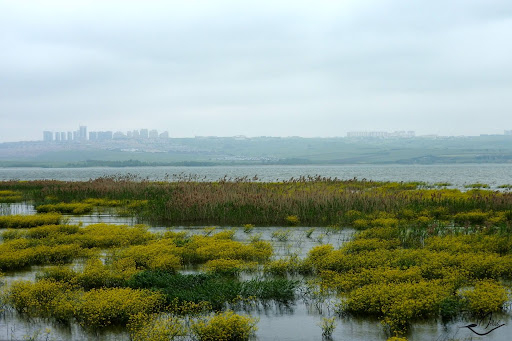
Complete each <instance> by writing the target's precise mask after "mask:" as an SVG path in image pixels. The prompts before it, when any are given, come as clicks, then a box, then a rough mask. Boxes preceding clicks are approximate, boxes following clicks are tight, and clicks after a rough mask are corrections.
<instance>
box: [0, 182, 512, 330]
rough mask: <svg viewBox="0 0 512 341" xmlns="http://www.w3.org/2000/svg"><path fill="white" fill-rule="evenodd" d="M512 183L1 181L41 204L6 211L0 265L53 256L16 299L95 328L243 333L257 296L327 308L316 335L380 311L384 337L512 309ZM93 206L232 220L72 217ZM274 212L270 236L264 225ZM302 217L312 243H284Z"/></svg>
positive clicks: (264, 302)
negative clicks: (122, 221) (337, 237)
mask: <svg viewBox="0 0 512 341" xmlns="http://www.w3.org/2000/svg"><path fill="white" fill-rule="evenodd" d="M507 186H509V185H503V187H502V190H501V191H492V190H489V189H488V188H487V186H485V184H480V183H478V184H472V185H468V187H467V188H465V189H463V190H458V189H447V188H445V187H446V185H444V184H433V185H429V184H426V183H418V182H416V183H412V182H409V183H396V182H374V181H365V180H356V179H352V180H339V179H332V178H322V177H301V178H297V179H290V180H289V181H283V182H278V183H277V182H276V183H260V182H255V181H251V179H248V178H239V179H228V178H223V179H220V180H219V181H215V182H199V181H195V179H194V178H186V177H184V178H182V179H180V180H179V181H175V182H152V181H145V180H140V179H135V178H133V177H109V178H100V179H96V180H90V181H86V182H61V181H4V182H1V183H0V201H2V202H4V203H5V202H21V201H23V202H28V203H31V204H32V205H34V207H35V209H36V210H37V212H38V213H35V214H31V215H4V216H2V217H0V228H2V231H1V233H2V243H1V244H0V271H3V272H6V276H5V277H6V278H7V277H8V276H9V273H12V272H14V271H22V270H27V269H30V267H31V266H35V265H40V266H44V268H43V269H42V270H41V271H38V273H37V276H36V278H35V280H23V281H12V282H10V283H9V284H6V285H4V286H3V294H2V304H3V309H4V310H5V311H6V312H7V311H14V312H16V313H17V314H19V315H20V316H25V317H27V318H44V319H50V320H53V321H58V322H59V323H63V324H78V325H80V326H81V328H83V329H84V330H87V331H91V332H92V331H98V330H103V329H105V328H112V327H117V328H122V329H123V330H125V331H126V332H127V333H129V335H130V338H131V339H133V340H171V339H176V340H179V339H197V340H245V339H249V338H250V337H252V336H251V335H254V334H255V333H256V330H257V327H258V324H257V318H256V317H254V316H251V312H253V311H255V309H256V310H257V309H260V308H261V307H265V306H268V305H269V304H275V305H281V306H287V305H290V304H292V305H293V304H294V302H296V301H297V300H303V301H305V302H306V301H307V302H309V303H311V304H313V305H314V306H317V307H318V311H321V314H322V320H321V322H320V323H319V324H318V326H319V327H318V336H319V338H321V337H322V334H323V337H324V338H330V337H331V335H332V334H333V331H336V332H338V331H339V330H340V328H341V327H340V322H343V321H344V320H346V319H350V318H362V319H377V320H378V321H380V325H381V328H382V331H383V335H385V338H387V337H389V338H392V339H394V340H398V339H405V338H409V339H411V340H412V339H414V333H413V329H414V328H413V327H414V325H416V324H420V323H423V322H424V321H440V322H441V323H449V322H450V321H453V320H458V319H467V320H471V319H480V318H482V317H484V316H488V315H489V314H507V313H508V309H509V294H510V292H509V291H510V286H509V283H510V280H512V238H511V233H512V193H510V192H509V191H508V189H509V187H507ZM91 212H107V214H111V215H125V216H134V217H137V219H139V220H140V222H144V223H147V224H149V225H154V224H160V225H165V226H173V225H177V224H181V225H185V226H187V225H188V226H190V225H203V226H208V225H221V226H229V228H224V229H215V228H213V227H207V228H203V229H200V230H198V232H196V233H189V232H188V231H187V228H183V229H174V228H166V229H165V230H161V231H153V230H151V229H149V228H148V227H146V226H144V225H135V226H126V225H117V224H108V223H100V224H91V225H88V226H81V225H80V224H74V223H71V222H70V221H69V219H70V217H72V216H76V215H81V214H90V213H91ZM268 226H275V227H274V228H271V232H270V233H269V240H263V239H262V238H261V233H258V232H257V231H258V228H265V227H268ZM346 229H352V230H353V231H355V233H354V237H353V238H352V239H351V240H348V241H346V242H344V243H342V244H341V246H338V245H339V244H338V245H333V244H334V243H333V242H332V239H331V238H330V235H331V234H334V233H339V232H340V231H343V230H346ZM196 230H197V229H196ZM191 231H192V229H191ZM295 231H302V232H300V233H301V238H302V240H303V241H304V240H309V241H311V245H312V247H311V248H310V249H308V250H307V251H306V252H305V253H303V254H301V253H299V252H296V251H286V252H282V253H278V252H276V250H277V248H278V247H279V245H285V246H286V245H288V243H289V242H290V240H291V239H293V236H294V233H296V232H295ZM237 234H242V235H245V236H246V238H245V239H244V240H239V239H237V238H236V237H235V236H236V235H237ZM326 302H330V303H329V304H328V305H329V307H328V309H323V308H321V306H322V304H326ZM335 328H336V330H335Z"/></svg>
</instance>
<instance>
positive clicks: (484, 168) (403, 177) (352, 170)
mask: <svg viewBox="0 0 512 341" xmlns="http://www.w3.org/2000/svg"><path fill="white" fill-rule="evenodd" d="M128 174H130V175H136V176H138V177H139V178H141V179H148V180H176V179H178V178H180V177H181V178H183V177H187V176H192V177H194V178H195V179H196V180H199V181H215V180H219V179H221V178H223V177H224V176H227V177H228V178H236V177H239V178H240V177H244V176H247V177H249V178H253V177H254V176H257V178H258V181H265V182H271V181H282V180H289V179H290V178H292V177H293V178H297V177H299V176H316V175H320V176H323V177H330V178H335V177H337V178H339V179H353V178H357V179H367V180H374V181H423V182H427V183H430V184H433V183H438V182H449V183H451V184H453V187H456V188H463V187H464V185H468V184H472V183H484V184H488V185H490V186H491V188H493V189H494V188H496V187H497V186H499V185H504V184H511V183H512V164H460V165H348V166H215V167H126V168H104V167H93V168H0V181H1V180H42V179H54V180H63V181H87V180H89V179H96V178H99V177H105V176H116V175H128Z"/></svg>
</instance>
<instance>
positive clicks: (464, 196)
mask: <svg viewBox="0 0 512 341" xmlns="http://www.w3.org/2000/svg"><path fill="white" fill-rule="evenodd" d="M473 185H474V186H473ZM0 190H9V191H16V192H20V193H23V195H24V196H26V197H27V198H31V199H33V200H35V201H36V202H38V203H47V202H45V200H46V198H48V197H50V198H53V200H60V201H62V202H66V203H71V202H83V203H90V204H92V203H95V202H102V203H104V204H105V205H110V204H109V203H115V205H117V203H127V202H131V204H127V205H125V207H126V212H125V213H127V214H137V215H138V216H139V217H141V218H143V219H147V220H150V221H153V222H156V223H158V222H162V223H167V224H186V225H192V224H194V225H209V224H220V225H231V226H242V225H243V224H245V223H246V222H247V221H251V223H252V224H256V225H264V226H265V225H266V226H284V225H296V224H299V223H300V224H301V225H304V226H311V225H316V226H329V225H337V226H352V225H353V224H354V221H355V220H357V219H360V220H361V219H362V220H366V221H368V223H363V224H360V225H361V226H360V227H361V228H367V227H371V225H372V222H371V221H370V219H369V216H373V218H372V220H375V219H379V217H378V215H379V214H381V213H383V212H385V213H387V214H389V215H391V216H390V217H387V218H385V219H398V220H399V221H400V220H403V219H406V217H400V212H403V210H404V209H406V210H408V212H409V213H411V214H412V217H411V216H409V217H408V218H407V219H412V218H419V217H421V216H425V213H428V214H429V213H430V212H434V211H436V210H438V209H443V210H445V213H444V214H445V217H446V218H448V219H449V216H450V215H451V214H455V213H460V212H467V211H472V210H481V211H483V212H487V211H489V210H493V211H505V210H510V207H511V204H512V193H509V192H508V191H506V192H494V191H490V190H486V189H485V186H484V184H472V185H471V186H470V188H469V190H468V191H466V192H462V191H460V190H457V189H446V188H442V189H431V188H428V186H426V185H425V184H423V183H414V182H412V183H398V182H374V181H364V180H356V179H352V180H339V179H330V178H322V177H302V178H296V179H290V180H289V181H283V182H279V183H259V182H251V181H249V180H248V179H227V178H224V179H220V180H219V181H216V182H197V181H195V180H194V179H193V178H184V179H182V180H180V181H176V182H151V181H146V180H140V179H136V178H134V177H106V178H99V179H96V180H91V181H87V182H61V181H48V180H47V181H28V182H17V181H4V182H1V183H0ZM112 205H113V204H112ZM132 206H133V207H132ZM119 209H121V207H119ZM428 214H427V217H428ZM359 223H361V221H359ZM373 224H378V222H377V221H375V222H373Z"/></svg>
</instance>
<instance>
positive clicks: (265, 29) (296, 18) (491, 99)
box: [0, 0, 512, 142]
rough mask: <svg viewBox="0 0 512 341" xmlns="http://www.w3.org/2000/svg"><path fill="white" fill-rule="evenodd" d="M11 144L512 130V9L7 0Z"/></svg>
mask: <svg viewBox="0 0 512 341" xmlns="http://www.w3.org/2000/svg"><path fill="white" fill-rule="evenodd" d="M0 30H1V31H0V32H1V33H0V48H1V49H2V53H1V54H0V142H11V141H12V142H14V141H30V140H41V139H42V132H43V130H49V131H66V132H67V131H72V130H76V129H78V125H80V124H81V125H86V126H87V127H88V130H89V131H98V130H112V131H118V130H119V131H123V132H126V131H127V130H133V129H140V128H148V129H158V130H159V131H164V130H167V131H169V134H170V137H193V136H237V135H246V136H249V137H252V136H302V137H334V136H339V137H343V136H345V135H346V133H347V132H349V131H389V132H392V131H398V130H405V131H409V130H412V131H415V132H416V135H427V134H438V135H442V136H458V135H467V136H473V135H479V134H503V132H504V130H512V118H511V117H512V115H511V113H512V96H511V95H510V94H511V93H512V46H511V44H510V43H509V40H510V32H512V2H510V1H505V0H465V1H462V0H454V1H450V2H446V1H439V0H433V1H430V2H421V3H419V2H411V1H406V0H384V1H374V0H359V1H355V0H354V1H322V0H321V1H315V2H314V4H312V3H309V4H304V3H297V2H292V1H280V2H278V3H275V2H270V1H258V2H255V1H247V2H245V1H244V2H238V1H217V0H215V1H206V0H202V1H187V2H184V1H151V2H138V1H108V2H104V1H103V2H102V1H73V2H68V1H45V2H39V1H23V2H19V1H2V0H0Z"/></svg>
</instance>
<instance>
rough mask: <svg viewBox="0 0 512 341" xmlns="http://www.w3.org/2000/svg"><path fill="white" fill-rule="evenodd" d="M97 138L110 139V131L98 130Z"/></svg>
mask: <svg viewBox="0 0 512 341" xmlns="http://www.w3.org/2000/svg"><path fill="white" fill-rule="evenodd" d="M97 138H98V140H101V141H105V140H112V131H110V130H109V131H98V135H97Z"/></svg>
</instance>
